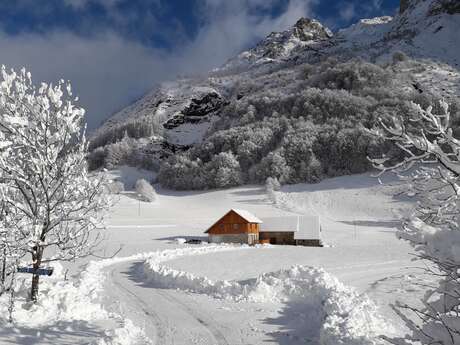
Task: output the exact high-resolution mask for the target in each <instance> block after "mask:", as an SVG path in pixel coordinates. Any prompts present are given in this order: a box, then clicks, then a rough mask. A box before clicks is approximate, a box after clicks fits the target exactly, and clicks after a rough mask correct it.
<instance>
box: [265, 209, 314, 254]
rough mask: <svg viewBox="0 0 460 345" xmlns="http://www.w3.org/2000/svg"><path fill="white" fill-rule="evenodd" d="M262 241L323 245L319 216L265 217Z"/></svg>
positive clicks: (311, 245) (312, 245)
mask: <svg viewBox="0 0 460 345" xmlns="http://www.w3.org/2000/svg"><path fill="white" fill-rule="evenodd" d="M259 242H260V243H270V244H287V245H299V246H310V247H321V246H322V242H321V223H320V218H319V217H318V216H280V217H268V218H264V219H263V224H262V226H261V229H260V232H259Z"/></svg>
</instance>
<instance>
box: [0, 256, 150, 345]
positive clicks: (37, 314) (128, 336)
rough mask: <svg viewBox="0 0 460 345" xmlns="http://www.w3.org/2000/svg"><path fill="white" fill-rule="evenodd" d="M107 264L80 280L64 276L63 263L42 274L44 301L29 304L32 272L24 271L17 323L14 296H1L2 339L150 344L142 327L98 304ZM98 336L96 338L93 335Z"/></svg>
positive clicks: (94, 267) (19, 286)
mask: <svg viewBox="0 0 460 345" xmlns="http://www.w3.org/2000/svg"><path fill="white" fill-rule="evenodd" d="M102 267H103V265H101V264H100V263H93V264H90V265H89V266H88V268H87V269H86V270H85V271H84V272H83V273H82V276H81V280H80V281H79V282H77V283H75V282H72V281H69V280H65V279H64V270H63V268H62V266H61V265H59V264H54V273H53V276H51V277H45V278H41V285H40V300H39V302H38V303H37V304H33V303H30V302H26V298H27V293H28V291H29V289H30V277H31V276H30V275H21V274H20V275H19V277H18V279H17V282H16V284H17V291H18V293H17V295H16V301H15V309H14V312H13V319H14V323H13V324H10V323H7V318H8V311H7V306H8V298H9V294H4V295H3V296H1V297H0V325H2V327H3V328H4V329H3V331H2V332H1V333H0V343H2V344H3V343H4V341H6V339H8V338H11V337H13V338H15V341H14V342H15V343H17V344H31V343H32V342H31V339H33V344H49V343H56V342H59V343H64V342H65V343H69V344H88V343H89V342H91V344H95V345H96V344H97V345H142V344H150V341H149V340H148V339H147V338H146V337H145V334H144V332H143V330H142V329H141V328H139V327H138V326H135V325H134V324H133V323H132V322H131V321H130V320H129V319H123V318H122V317H121V316H120V315H117V314H114V313H109V312H107V311H106V310H105V309H104V308H103V306H102V305H101V304H100V303H99V302H98V297H99V296H98V293H99V292H100V291H102V283H103V279H101V269H102ZM91 335H92V336H91Z"/></svg>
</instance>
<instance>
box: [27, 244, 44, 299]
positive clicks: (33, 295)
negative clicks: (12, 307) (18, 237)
mask: <svg viewBox="0 0 460 345" xmlns="http://www.w3.org/2000/svg"><path fill="white" fill-rule="evenodd" d="M42 255H43V248H41V247H38V248H37V249H36V250H35V253H34V254H32V261H33V263H34V265H33V268H34V270H35V271H37V270H38V269H39V268H40V265H41V263H42ZM39 283H40V276H39V275H38V274H35V273H33V275H32V288H31V289H30V300H31V301H33V302H37V301H38V284H39Z"/></svg>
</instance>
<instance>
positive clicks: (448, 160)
mask: <svg viewBox="0 0 460 345" xmlns="http://www.w3.org/2000/svg"><path fill="white" fill-rule="evenodd" d="M413 107H414V110H415V114H416V115H415V116H414V117H412V118H410V119H408V120H405V119H403V118H402V117H393V118H391V119H390V120H385V121H383V120H381V121H380V128H379V129H377V130H374V131H373V133H374V134H375V135H377V136H379V137H381V138H383V139H386V140H388V141H391V142H393V143H394V144H395V145H396V146H397V147H398V148H399V149H400V150H402V152H403V153H404V158H402V159H399V158H397V157H383V158H380V159H373V160H372V161H373V163H374V166H375V167H376V168H378V169H380V170H381V174H383V173H385V172H388V171H390V172H395V173H397V174H398V175H399V176H400V177H401V178H402V179H404V180H405V181H406V182H407V186H408V188H409V191H410V192H411V194H412V195H415V196H417V197H418V202H417V206H416V209H415V213H414V215H413V216H412V217H410V219H407V220H406V221H405V223H404V226H403V229H402V230H401V231H399V236H400V237H401V238H402V239H405V240H407V241H409V242H410V244H411V245H412V246H413V247H414V248H415V250H416V252H417V255H418V256H419V257H420V258H421V259H426V260H428V261H429V262H431V263H432V264H433V265H428V267H429V268H427V271H428V273H429V274H431V275H432V276H433V277H435V278H439V282H438V283H437V284H435V285H434V286H425V288H426V293H425V296H424V298H423V300H422V302H423V308H416V307H413V306H409V305H407V304H404V303H398V305H397V306H396V307H395V310H396V311H397V312H398V313H399V315H400V316H401V317H402V319H403V320H404V321H405V323H406V325H407V326H408V327H409V329H410V330H411V334H410V335H408V336H406V337H405V338H404V339H389V340H390V341H391V342H393V343H396V344H413V342H414V341H416V342H420V343H422V344H443V345H448V344H450V345H454V344H459V343H460V227H459V220H460V219H459V216H460V214H459V208H458V206H459V195H460V183H459V179H460V141H459V140H458V139H456V138H455V137H454V135H453V131H452V129H451V128H450V127H449V124H450V114H449V108H448V104H447V103H446V102H440V107H439V110H438V111H439V112H438V111H437V113H434V112H433V108H432V107H429V108H427V109H422V108H421V107H420V106H419V105H416V104H413ZM430 266H433V267H434V268H430Z"/></svg>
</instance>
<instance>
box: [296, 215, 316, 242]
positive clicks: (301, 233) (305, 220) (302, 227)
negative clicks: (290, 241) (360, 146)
mask: <svg viewBox="0 0 460 345" xmlns="http://www.w3.org/2000/svg"><path fill="white" fill-rule="evenodd" d="M298 221H299V224H298V231H297V232H296V233H294V239H295V240H310V239H319V238H321V236H320V231H321V221H320V218H319V217H313V216H310V217H306V216H304V217H299V219H298Z"/></svg>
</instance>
